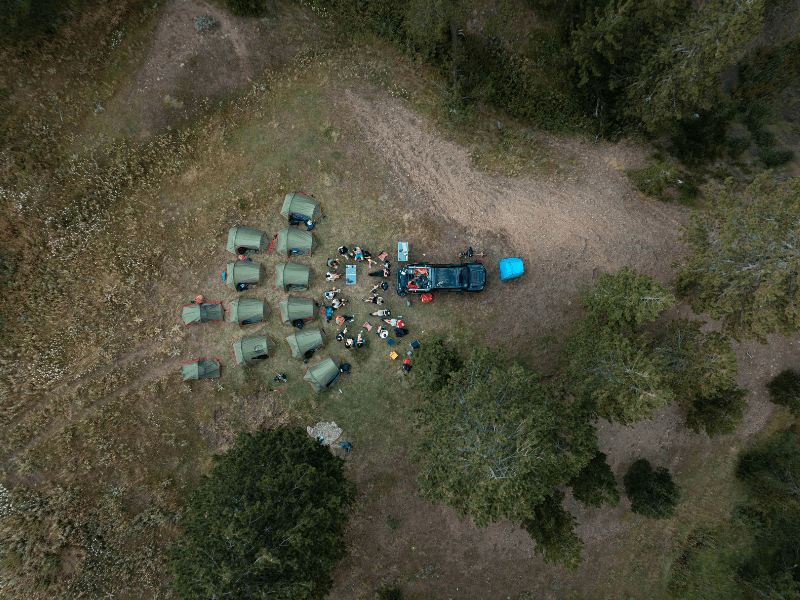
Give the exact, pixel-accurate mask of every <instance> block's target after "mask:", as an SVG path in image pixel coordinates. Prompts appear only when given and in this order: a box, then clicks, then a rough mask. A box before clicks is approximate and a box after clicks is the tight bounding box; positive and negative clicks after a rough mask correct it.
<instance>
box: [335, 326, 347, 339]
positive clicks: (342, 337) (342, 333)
mask: <svg viewBox="0 0 800 600" xmlns="http://www.w3.org/2000/svg"><path fill="white" fill-rule="evenodd" d="M346 335H347V325H345V326H344V329H343V330H342V331H340V332H339V333H337V334H336V341H337V342H341V341H344V337H345V336H346Z"/></svg>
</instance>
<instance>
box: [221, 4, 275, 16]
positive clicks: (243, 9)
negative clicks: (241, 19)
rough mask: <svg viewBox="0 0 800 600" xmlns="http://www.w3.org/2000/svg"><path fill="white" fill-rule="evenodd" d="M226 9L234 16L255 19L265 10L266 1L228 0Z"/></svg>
mask: <svg viewBox="0 0 800 600" xmlns="http://www.w3.org/2000/svg"><path fill="white" fill-rule="evenodd" d="M228 8H230V9H231V12H232V13H233V14H235V15H242V16H245V17H257V16H258V15H260V14H262V13H263V12H264V11H266V9H267V0H228Z"/></svg>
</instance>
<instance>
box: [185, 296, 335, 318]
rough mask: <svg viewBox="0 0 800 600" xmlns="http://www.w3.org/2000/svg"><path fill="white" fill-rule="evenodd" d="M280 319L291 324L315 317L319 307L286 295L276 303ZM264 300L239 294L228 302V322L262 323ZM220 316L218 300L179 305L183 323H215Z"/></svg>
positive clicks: (221, 310) (220, 307)
mask: <svg viewBox="0 0 800 600" xmlns="http://www.w3.org/2000/svg"><path fill="white" fill-rule="evenodd" d="M279 306H280V310H281V321H283V323H285V324H286V325H291V324H292V323H294V322H295V321H296V320H298V319H302V320H303V321H313V320H314V319H315V318H316V317H317V312H319V307H318V306H317V303H316V302H314V300H312V299H311V298H295V297H292V296H290V297H289V298H286V299H285V300H283V301H281V303H280V305H279ZM269 313H270V310H269V305H268V304H267V301H266V300H259V299H257V298H239V299H238V300H234V301H233V302H231V317H230V322H231V323H236V324H237V325H252V324H254V323H263V322H264V321H266V320H267V316H268V315H269ZM223 318H224V313H223V308H222V302H203V303H202V304H187V305H186V306H184V307H183V322H184V323H186V324H187V325H193V324H198V323H215V322H217V321H222V320H223Z"/></svg>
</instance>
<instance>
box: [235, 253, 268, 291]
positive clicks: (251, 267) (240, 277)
mask: <svg viewBox="0 0 800 600" xmlns="http://www.w3.org/2000/svg"><path fill="white" fill-rule="evenodd" d="M265 273H266V269H264V265H262V264H261V263H254V262H250V261H249V260H237V261H236V262H232V263H228V268H227V269H226V270H225V284H226V285H227V286H228V287H229V288H231V289H233V290H236V291H237V292H243V291H244V290H246V289H247V288H248V287H250V286H253V285H258V283H259V282H260V281H261V279H262V278H263V277H264V274H265ZM242 285H243V286H244V288H243V289H239V286H242Z"/></svg>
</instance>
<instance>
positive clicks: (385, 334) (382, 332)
mask: <svg viewBox="0 0 800 600" xmlns="http://www.w3.org/2000/svg"><path fill="white" fill-rule="evenodd" d="M378 335H379V336H381V339H384V340H385V339H386V338H387V337H389V330H388V329H386V327H384V326H383V325H379V326H378Z"/></svg>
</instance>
